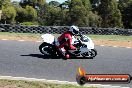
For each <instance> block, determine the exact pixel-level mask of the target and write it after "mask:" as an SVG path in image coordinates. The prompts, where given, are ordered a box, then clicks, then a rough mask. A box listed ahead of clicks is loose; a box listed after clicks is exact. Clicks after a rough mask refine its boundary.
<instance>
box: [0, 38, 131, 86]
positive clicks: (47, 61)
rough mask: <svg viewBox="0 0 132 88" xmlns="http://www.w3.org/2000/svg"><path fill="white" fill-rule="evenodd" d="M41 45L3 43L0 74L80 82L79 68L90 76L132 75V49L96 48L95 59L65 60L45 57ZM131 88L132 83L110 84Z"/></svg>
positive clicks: (1, 43)
mask: <svg viewBox="0 0 132 88" xmlns="http://www.w3.org/2000/svg"><path fill="white" fill-rule="evenodd" d="M40 44H41V43H37V42H27V41H23V42H22V41H21V42H20V41H11V40H6V41H4V40H0V75H1V76H15V77H28V78H40V79H43V78H44V79H49V80H60V81H72V82H73V81H76V80H75V77H76V73H77V69H78V67H80V66H81V67H83V68H84V69H85V70H86V72H87V73H88V74H130V75H132V48H121V47H108V46H95V48H96V49H97V51H98V56H96V57H95V58H94V59H69V60H62V59H56V58H49V57H44V56H43V55H42V54H41V53H40V52H39V50H38V47H39V45H40ZM109 85H117V86H124V87H131V88H132V82H131V83H130V84H109Z"/></svg>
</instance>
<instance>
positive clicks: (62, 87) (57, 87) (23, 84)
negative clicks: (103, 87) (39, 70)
mask: <svg viewBox="0 0 132 88" xmlns="http://www.w3.org/2000/svg"><path fill="white" fill-rule="evenodd" d="M0 88H97V87H92V86H91V87H83V86H77V85H71V84H55V83H47V82H39V81H21V80H4V79H1V80H0Z"/></svg>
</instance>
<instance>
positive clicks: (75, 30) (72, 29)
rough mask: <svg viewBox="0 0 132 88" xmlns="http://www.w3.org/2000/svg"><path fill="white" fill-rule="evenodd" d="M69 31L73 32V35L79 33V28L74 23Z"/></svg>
mask: <svg viewBox="0 0 132 88" xmlns="http://www.w3.org/2000/svg"><path fill="white" fill-rule="evenodd" d="M69 32H71V33H72V34H73V35H77V34H78V33H79V28H78V27H77V26H74V25H73V26H71V27H70V29H69Z"/></svg>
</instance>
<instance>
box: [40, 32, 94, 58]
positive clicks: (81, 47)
mask: <svg viewBox="0 0 132 88" xmlns="http://www.w3.org/2000/svg"><path fill="white" fill-rule="evenodd" d="M41 38H42V39H43V41H44V42H43V43H42V44H41V45H40V46H39V50H40V52H41V53H42V54H44V55H48V56H53V57H55V56H59V57H62V58H63V59H65V60H66V58H64V55H62V53H61V52H59V51H58V49H57V48H56V45H58V41H57V39H56V38H55V37H54V36H53V35H51V34H43V35H42V36H41ZM72 44H73V45H74V46H75V47H77V50H70V49H68V47H67V46H65V47H64V48H65V49H62V52H66V53H68V54H69V55H70V57H71V58H72V57H73V58H77V57H79V58H81V57H82V58H86V59H87V58H90V59H93V58H94V57H95V56H96V55H97V50H96V49H95V48H94V43H93V41H92V39H91V38H89V37H88V36H86V35H82V34H81V33H80V34H79V38H75V37H74V36H73V37H72ZM65 50H66V51H65Z"/></svg>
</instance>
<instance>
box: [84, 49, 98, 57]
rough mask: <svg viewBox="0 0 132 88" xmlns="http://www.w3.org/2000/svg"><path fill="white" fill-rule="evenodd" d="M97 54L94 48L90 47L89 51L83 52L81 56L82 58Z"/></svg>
mask: <svg viewBox="0 0 132 88" xmlns="http://www.w3.org/2000/svg"><path fill="white" fill-rule="evenodd" d="M96 55H97V50H96V49H91V50H90V51H89V52H86V53H83V54H82V56H83V57H84V58H94V57H95V56H96Z"/></svg>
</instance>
